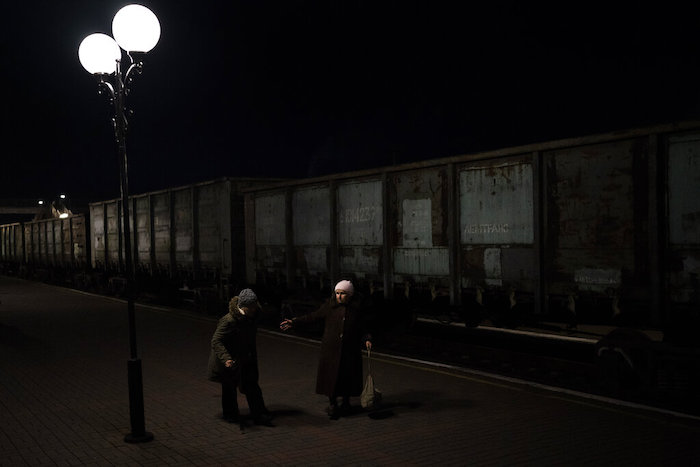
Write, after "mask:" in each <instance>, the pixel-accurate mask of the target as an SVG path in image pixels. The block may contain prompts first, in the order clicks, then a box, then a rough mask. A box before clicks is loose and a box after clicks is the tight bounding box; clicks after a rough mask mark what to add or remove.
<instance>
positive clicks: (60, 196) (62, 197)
mask: <svg viewBox="0 0 700 467" xmlns="http://www.w3.org/2000/svg"><path fill="white" fill-rule="evenodd" d="M58 197H59V198H61V199H66V195H58Z"/></svg>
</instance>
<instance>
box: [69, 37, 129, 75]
mask: <svg viewBox="0 0 700 467" xmlns="http://www.w3.org/2000/svg"><path fill="white" fill-rule="evenodd" d="M78 58H79V59H80V64H81V65H83V68H85V69H86V70H87V71H88V73H92V74H93V75H94V74H97V73H105V74H108V75H109V74H112V73H116V71H117V60H119V59H121V58H122V51H121V49H120V48H119V45H117V43H116V42H114V39H112V38H111V37H109V36H108V35H107V34H102V33H99V32H98V33H95V34H90V35H89V36H87V37H86V38H85V39H83V42H81V43H80V47H79V48H78Z"/></svg>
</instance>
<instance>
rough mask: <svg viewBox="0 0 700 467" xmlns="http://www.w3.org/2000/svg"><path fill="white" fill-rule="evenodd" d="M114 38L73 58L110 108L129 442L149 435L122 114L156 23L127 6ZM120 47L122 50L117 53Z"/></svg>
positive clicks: (93, 41) (93, 42) (86, 45)
mask: <svg viewBox="0 0 700 467" xmlns="http://www.w3.org/2000/svg"><path fill="white" fill-rule="evenodd" d="M112 33H113V34H114V39H112V38H111V37H110V36H108V35H106V34H100V33H96V34H91V35H89V36H87V37H86V38H85V39H83V42H82V43H81V44H80V47H79V48H78V58H79V59H80V63H81V64H82V65H83V67H84V68H85V69H86V70H87V71H88V72H90V73H92V74H93V75H94V76H95V77H96V78H97V80H98V86H99V93H100V94H106V95H107V96H108V97H109V99H110V102H111V103H112V104H114V118H113V119H112V121H113V123H114V136H115V138H116V140H117V148H118V154H117V156H118V158H119V180H120V188H121V198H122V225H123V228H124V266H125V271H124V273H125V276H126V296H127V309H128V315H129V346H130V350H131V358H130V359H129V361H128V375H129V412H130V416H131V433H129V434H127V435H126V436H125V437H124V441H126V442H129V443H141V442H147V441H150V440H152V439H153V435H152V434H151V433H149V432H147V431H146V428H145V417H144V409H143V377H142V372H141V360H140V359H139V358H138V356H137V351H136V323H135V314H134V295H135V291H134V265H133V259H132V253H131V228H130V225H129V220H130V219H131V216H130V215H129V179H128V173H127V162H126V141H125V137H126V130H127V120H126V109H125V105H126V103H125V98H126V96H127V94H128V93H129V86H130V85H131V83H132V81H133V79H134V76H135V75H138V74H140V73H141V71H142V68H143V59H144V56H145V54H146V53H147V52H149V51H150V50H151V49H153V47H155V46H156V44H157V43H158V39H159V38H160V23H159V22H158V18H156V15H154V14H153V12H152V11H151V10H149V9H148V8H146V7H144V6H142V5H127V6H125V7H124V8H122V9H121V10H119V11H118V12H117V14H116V15H114V19H113V20H112ZM120 47H121V48H120ZM121 49H124V51H126V53H127V56H128V57H129V61H130V64H129V66H128V68H127V69H126V71H125V72H123V70H122V50H121Z"/></svg>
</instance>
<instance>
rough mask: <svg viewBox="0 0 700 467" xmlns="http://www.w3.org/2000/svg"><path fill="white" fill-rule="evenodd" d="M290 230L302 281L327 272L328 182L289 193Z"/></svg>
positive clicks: (298, 273)
mask: <svg viewBox="0 0 700 467" xmlns="http://www.w3.org/2000/svg"><path fill="white" fill-rule="evenodd" d="M292 213H293V215H292V232H293V237H294V240H293V242H294V249H295V263H296V274H297V275H298V276H300V277H301V279H302V281H308V280H311V279H312V278H313V279H319V278H322V277H324V276H327V275H328V271H329V263H328V252H329V250H330V244H331V217H330V216H331V197H330V189H329V187H327V186H322V187H309V188H301V189H297V190H295V191H294V192H293V193H292Z"/></svg>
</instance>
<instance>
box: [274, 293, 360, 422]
mask: <svg viewBox="0 0 700 467" xmlns="http://www.w3.org/2000/svg"><path fill="white" fill-rule="evenodd" d="M353 298H354V287H353V285H352V283H351V282H350V281H346V280H344V281H340V282H338V284H337V285H336V286H335V296H334V298H331V299H330V300H328V301H327V302H326V303H324V304H323V305H321V307H320V308H319V309H318V310H317V311H315V312H313V313H309V314H307V315H304V316H298V317H296V318H294V319H286V320H284V321H282V323H280V328H281V329H283V330H287V329H289V328H291V327H292V326H296V325H298V324H302V323H309V322H313V321H319V320H322V319H323V320H325V326H324V330H323V338H322V340H321V355H320V358H319V362H318V373H317V376H316V393H317V394H323V395H326V396H328V400H329V402H330V404H329V407H328V415H329V416H330V417H331V419H334V420H336V419H338V417H339V416H340V414H341V412H347V411H348V410H349V409H350V396H359V395H360V394H361V393H362V385H363V381H362V347H361V344H362V343H363V342H364V345H365V347H366V348H367V349H371V347H372V342H371V335H370V334H366V333H364V331H365V329H364V328H365V317H364V316H363V313H362V310H361V309H360V307H359V304H358V303H357V302H356V301H355V300H354V299H353ZM338 397H342V399H343V403H342V406H341V407H340V408H339V407H338V400H337V399H338Z"/></svg>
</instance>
